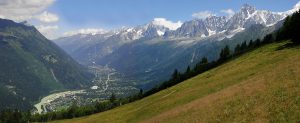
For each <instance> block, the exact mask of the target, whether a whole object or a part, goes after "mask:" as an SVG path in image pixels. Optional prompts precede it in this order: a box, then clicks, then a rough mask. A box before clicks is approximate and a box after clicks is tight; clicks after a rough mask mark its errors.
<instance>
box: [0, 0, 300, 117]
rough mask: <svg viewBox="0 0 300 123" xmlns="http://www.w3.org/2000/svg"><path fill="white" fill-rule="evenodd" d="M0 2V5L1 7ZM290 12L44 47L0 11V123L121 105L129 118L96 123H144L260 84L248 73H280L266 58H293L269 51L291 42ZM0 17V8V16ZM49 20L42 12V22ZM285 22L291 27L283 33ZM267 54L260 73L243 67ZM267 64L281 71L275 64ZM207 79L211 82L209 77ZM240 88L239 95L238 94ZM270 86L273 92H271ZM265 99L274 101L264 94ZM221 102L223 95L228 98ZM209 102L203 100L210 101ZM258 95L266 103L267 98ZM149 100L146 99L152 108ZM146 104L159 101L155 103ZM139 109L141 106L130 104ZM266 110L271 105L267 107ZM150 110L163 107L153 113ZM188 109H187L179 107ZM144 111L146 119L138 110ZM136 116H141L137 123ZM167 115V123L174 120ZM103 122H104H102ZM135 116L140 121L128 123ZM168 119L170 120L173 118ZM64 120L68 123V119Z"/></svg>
mask: <svg viewBox="0 0 300 123" xmlns="http://www.w3.org/2000/svg"><path fill="white" fill-rule="evenodd" d="M1 4H2V3H1V2H0V6H1ZM3 4H5V2H3ZM298 4H299V5H298V6H295V7H294V8H293V9H290V10H287V11H283V12H272V11H268V10H258V9H256V7H254V6H251V5H249V4H244V5H243V6H242V7H241V9H239V10H238V11H237V12H235V13H234V14H233V15H231V16H215V15H211V16H208V17H206V18H203V19H193V20H189V21H185V22H180V21H178V22H176V23H172V24H170V23H168V21H167V20H166V19H164V18H155V19H153V20H152V21H151V22H148V23H146V24H144V25H138V26H134V27H123V28H120V29H115V30H110V31H101V32H97V33H76V34H75V33H74V34H72V35H67V36H64V37H59V38H56V39H53V40H49V39H47V38H46V37H45V36H44V35H43V34H42V33H40V32H39V31H38V27H35V26H33V25H30V24H28V23H27V22H26V21H25V22H15V21H13V20H9V19H1V17H2V15H1V12H0V111H2V110H3V112H0V123H2V121H3V122H4V123H6V122H10V121H9V120H3V119H5V118H7V117H8V116H10V115H12V116H16V117H17V114H18V113H20V116H24V114H25V115H26V113H24V111H28V112H29V115H28V117H30V118H29V119H26V118H24V117H23V118H24V119H25V121H27V122H36V121H37V122H44V121H51V120H58V119H64V118H75V117H80V116H86V115H90V114H95V113H99V112H103V111H106V110H110V109H112V108H115V107H118V106H120V107H121V106H123V105H124V104H127V103H130V104H128V105H125V106H124V107H125V108H128V109H132V108H134V109H133V110H130V112H129V113H128V114H132V115H128V114H126V113H125V114H124V115H122V116H120V117H118V118H113V117H110V116H112V115H111V114H114V112H108V113H110V114H109V116H107V117H108V118H104V120H106V121H107V122H109V121H108V120H110V118H112V119H113V120H114V122H118V120H119V119H126V118H127V120H126V121H123V122H139V121H142V120H144V119H143V118H146V119H147V118H149V117H150V116H151V117H152V116H154V115H155V113H158V112H159V113H162V111H167V109H168V110H169V109H171V108H170V107H168V106H172V105H176V106H178V107H179V105H180V104H187V103H189V102H188V101H193V100H195V99H197V98H198V97H201V98H202V96H203V97H204V96H205V95H208V94H211V93H217V92H219V91H220V92H223V91H222V89H226V87H227V86H228V87H229V86H230V87H231V88H233V89H234V88H238V87H232V86H234V84H236V83H239V82H241V81H240V80H243V81H244V80H249V81H250V79H251V77H249V78H247V77H245V76H252V75H253V76H255V77H261V76H263V75H264V74H259V75H258V74H256V73H263V72H261V71H260V70H262V68H268V69H266V70H269V71H271V69H270V67H268V63H274V64H271V65H272V67H276V70H277V69H280V68H279V67H280V65H283V62H279V61H276V60H273V61H272V60H269V59H271V58H274V59H275V58H276V57H277V56H278V57H280V58H281V57H284V55H285V54H288V53H287V52H292V51H293V49H288V50H282V51H281V53H282V54H278V55H274V54H275V53H274V52H276V51H277V50H281V49H284V48H282V47H285V46H286V45H289V44H290V41H289V38H290V37H288V36H286V37H288V38H286V37H285V35H288V33H289V31H287V30H289V29H293V28H291V27H293V26H294V25H296V26H299V25H297V24H295V23H293V22H297V21H299V20H296V19H294V20H293V19H290V18H292V16H297V14H293V13H297V11H298V10H299V9H300V2H299V3H298ZM0 10H2V9H1V8H0ZM46 14H47V13H46ZM298 14H299V13H298ZM50 15H51V14H49V13H48V15H47V16H50ZM51 16H54V15H51ZM33 18H37V17H33ZM295 18H296V17H295ZM299 18H300V17H299ZM295 20H296V21H295ZM46 21H51V20H46ZM289 23H291V24H290V25H289ZM291 25H292V26H291ZM41 32H42V31H41ZM277 34H278V35H277ZM291 35H292V34H291ZM268 36H269V37H268ZM273 38H274V39H275V38H276V39H279V40H285V42H281V43H278V42H277V43H278V44H271V43H273V42H276V41H273V40H272V41H271V39H273ZM290 39H292V38H290ZM286 40H287V41H286ZM291 41H292V40H291ZM253 42H255V43H253ZM292 42H293V41H292ZM240 44H244V45H243V46H241V47H243V48H244V49H243V48H241V47H238V46H240ZM295 44H296V43H295ZM224 47H225V48H224ZM275 47H279V48H275ZM247 48H248V49H247ZM264 48H266V49H264ZM280 48H281V49H280ZM245 49H246V50H245ZM274 49H276V51H274ZM232 51H233V52H232ZM259 51H262V52H259ZM285 51H286V52H285ZM269 52H271V53H270V54H269V55H268V57H264V58H261V59H260V60H258V62H257V63H255V65H257V66H259V65H261V67H257V66H255V67H253V66H251V65H250V66H251V67H248V66H247V64H252V63H253V61H254V60H252V59H251V58H249V57H253V58H256V59H258V58H259V57H262V56H267V55H266V54H268V53H269ZM278 52H279V51H278ZM247 53H249V54H247ZM272 53H273V54H272ZM224 54H225V55H224ZM244 54H246V55H244ZM294 56H295V57H294ZM296 56H298V54H296V53H294V54H290V55H288V58H290V59H294V60H298V59H297V58H298V57H296ZM241 61H245V62H243V63H242V62H241ZM270 61H272V62H270ZM287 62H288V60H284V63H287ZM200 63H201V64H200ZM275 63H276V64H277V63H278V64H280V63H282V64H280V65H278V66H276V65H275ZM199 64H200V65H199ZM253 64H254V63H253ZM294 64H296V63H294ZM222 65H223V66H222ZM235 65H236V66H238V67H239V68H236V69H232V71H233V72H232V71H231V72H232V73H234V74H236V75H237V76H238V77H241V78H242V79H239V78H238V77H236V78H234V75H231V76H229V75H227V74H231V72H230V70H229V69H230V68H233V67H235ZM271 65H270V66H271ZM199 66H200V67H199ZM252 67H253V68H255V70H253V71H254V72H256V73H252V69H250V68H252ZM284 67H285V66H284ZM191 68H192V70H191ZM240 68H241V69H240ZM242 68H245V69H246V68H247V69H246V70H247V71H243V72H238V71H242V70H243V69H242ZM197 69H199V70H197ZM191 71H193V72H194V73H192V72H191ZM199 71H200V72H199ZM207 71H208V72H207ZM228 71H229V72H228ZM287 71H288V70H285V71H284V72H287ZM197 72H198V73H197ZM267 72H268V71H267ZM289 72H291V71H289ZM202 73H203V74H202ZM210 73H213V74H215V76H211V75H210ZM273 73H274V75H275V73H276V75H277V74H278V73H277V72H274V71H271V72H269V73H268V75H270V76H272V75H273ZM192 74H193V75H192ZM198 74H199V75H198ZM223 74H224V76H225V75H226V77H225V78H226V79H225V78H224V79H223V78H222V77H224V76H222V75H223ZM246 74H247V75H246ZM248 74H249V75H248ZM250 74H251V75H250ZM271 74H272V75H271ZM274 75H273V76H274ZM282 76H283V75H282ZM193 77H194V78H193ZM276 77H277V76H276ZM280 77H281V76H280ZM289 77H290V76H289ZM197 78H199V80H200V79H201V83H200V84H199V83H197V84H195V83H196V79H197ZM220 78H221V79H220ZM231 78H234V79H231ZM290 78H293V77H290ZM294 78H297V77H294ZM256 79H258V78H256ZM273 79H274V81H275V80H276V81H277V80H281V79H280V78H278V77H277V78H273ZM194 80H195V81H194ZM213 80H214V81H213ZM217 80H218V81H217ZM231 80H233V82H231ZM185 81H187V82H188V84H189V83H193V82H195V83H194V84H195V85H199V86H197V87H192V85H193V84H190V85H188V84H187V85H184V84H182V85H180V84H179V83H180V82H182V83H184V82H185ZM197 81H198V79H197ZM210 81H211V82H210ZM209 82H210V83H209ZM221 82H222V83H221ZM223 82H224V83H223ZM211 83H212V84H211ZM177 84H178V85H177ZM210 84H211V85H210ZM214 84H216V85H214ZM252 84H253V83H252ZM200 85H201V87H200ZM171 86H175V87H174V88H179V89H178V90H172V91H170V92H169V90H168V89H169V88H172V87H171ZM212 87H215V88H212ZM242 87H245V88H246V86H242ZM247 87H248V86H247ZM272 87H273V86H272ZM275 87H277V86H275V85H274V88H275ZM289 87H290V86H289ZM297 87H298V86H297ZM186 88H192V89H193V88H194V89H195V90H197V91H199V92H200V91H201V94H202V95H201V96H199V95H197V94H198V92H196V91H193V90H188V89H186ZM164 89H165V90H164ZM238 89H240V90H239V91H241V92H243V91H244V90H241V88H238ZM238 89H237V90H238ZM246 90H247V89H246ZM252 90H259V89H256V88H255V89H252ZM275 90H276V89H275ZM277 90H280V89H277ZM192 91H193V92H192ZM225 91H226V90H225ZM181 92H184V94H185V95H181V96H180V95H179V96H178V98H177V97H174V98H173V99H174V100H175V101H174V102H167V103H165V102H163V101H161V99H163V98H171V97H168V96H169V95H171V94H180V93H181ZM237 92H238V91H237ZM166 93H167V94H166ZM189 93H191V97H188V94H189ZM270 93H272V94H273V92H272V91H270ZM294 93H296V91H295V92H294ZM294 93H292V94H291V95H293V94H294ZM155 94H158V95H159V96H157V95H155ZM160 94H161V95H162V96H161V95H160ZM222 94H223V93H222ZM216 95H218V94H216ZM219 95H220V94H219ZM225 95H226V94H225ZM228 95H229V96H230V94H228ZM266 95H267V94H266ZM279 95H280V94H279ZM287 95H288V94H287ZM171 96H172V95H171ZM183 96H184V98H185V97H186V100H180V99H181V97H183ZM209 96H211V95H209ZM209 96H208V98H210V97H209ZM229 96H228V97H229ZM217 97H220V96H217ZM266 97H267V98H271V96H269V95H267V96H266ZM143 98H145V99H143ZM152 98H153V99H154V100H151V99H152ZM179 98H180V99H179ZM244 98H245V97H243V99H244ZM253 98H254V97H253ZM214 99H215V98H212V99H210V100H214ZM251 99H252V97H251ZM259 99H261V98H259ZM297 99H299V98H297ZM137 100H139V101H137ZM140 100H141V101H140ZM145 100H146V101H145ZM147 100H151V101H147ZM155 100H158V102H159V101H160V102H159V103H155ZM170 100H171V99H170ZM134 101H135V102H134ZM143 101H145V102H146V103H144V102H143ZM260 101H261V100H260ZM268 101H270V100H268ZM131 102H133V103H131ZM141 102H142V103H143V105H144V104H147V105H149V107H147V106H140V105H138V107H136V106H134V104H139V103H141ZM298 102H299V100H298ZM250 103H251V102H250ZM166 104H170V105H166ZM195 104H198V103H195ZM270 104H274V105H277V103H272V102H271V101H270ZM132 105H133V106H132ZM157 105H160V106H162V108H161V109H159V108H158V107H159V106H157ZM228 105H230V104H228ZM251 105H254V104H251ZM287 105H288V104H287ZM126 106H127V107H126ZM130 106H132V107H130ZM193 106H194V105H193ZM298 106H299V105H298ZM187 107H189V106H188V105H187ZM203 107H205V106H203ZM279 107H280V106H279ZM148 108H152V109H153V110H152V109H148ZM6 109H16V110H15V111H10V110H6ZM116 109H117V110H114V109H113V110H112V111H117V112H122V111H120V110H122V109H124V108H122V107H121V108H116ZM140 109H141V110H144V109H145V112H139V111H140ZM187 109H188V108H187ZM241 109H242V108H241ZM148 110H149V112H146V111H148ZM154 110H155V111H154ZM180 110H181V109H180ZM76 111H78V112H76ZM126 111H127V110H126ZM128 111H129V110H128ZM7 112H8V113H7ZM13 112H14V113H16V114H14V113H13ZM175 112H176V111H175ZM271 112H273V110H272V111H271ZM274 112H275V111H274ZM122 113H124V112H122ZM122 113H121V114H122ZM143 113H144V114H146V115H147V116H146V115H143V116H141V115H140V114H143ZM202 113H203V112H202ZM279 113H280V112H279ZM170 114H171V115H170V116H172V117H173V115H174V113H173V112H171V113H170ZM204 114H205V113H204ZM166 115H168V114H166ZM18 116H19V115H18ZM94 116H96V115H94ZM103 116H105V117H106V115H105V114H104V115H103ZM116 116H117V115H116ZM127 116H128V117H127ZM135 116H140V117H137V119H135ZM144 116H145V117H144ZM156 116H158V118H156V119H153V122H155V121H162V120H165V119H161V118H160V117H159V115H156ZM168 116H169V115H168ZM212 116H217V115H215V114H214V115H212ZM292 116H294V115H292ZM3 117H4V118H3ZM49 117H50V118H49ZM174 117H176V116H175V115H174ZM9 118H10V117H9ZM9 118H8V119H9ZM47 118H48V119H47ZM153 118H155V117H153ZM164 118H166V117H164ZM11 119H14V118H11ZM100 119H101V118H100ZM166 119H167V118H166ZM207 119H209V118H207ZM225 119H226V118H225ZM84 120H88V121H84ZM94 120H95V119H92V120H91V121H94ZM102 120H103V119H102ZM104 120H103V121H104ZM113 120H112V121H113ZM209 121H210V120H209ZM58 122H60V121H58ZM61 122H65V121H61ZM70 122H73V121H72V120H70ZM81 122H90V120H89V119H83V121H81ZM98 122H101V121H98ZM150 122H151V120H150ZM218 122H219V121H218Z"/></svg>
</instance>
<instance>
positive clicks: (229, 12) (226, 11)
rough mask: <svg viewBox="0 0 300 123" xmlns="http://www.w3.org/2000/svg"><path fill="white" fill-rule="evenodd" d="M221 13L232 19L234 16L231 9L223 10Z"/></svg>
mask: <svg viewBox="0 0 300 123" xmlns="http://www.w3.org/2000/svg"><path fill="white" fill-rule="evenodd" d="M221 12H222V13H225V14H227V15H228V17H232V16H233V15H234V14H235V12H234V11H233V10H232V9H224V10H221Z"/></svg>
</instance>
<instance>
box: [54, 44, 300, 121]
mask: <svg viewBox="0 0 300 123" xmlns="http://www.w3.org/2000/svg"><path fill="white" fill-rule="evenodd" d="M54 122H57V123H68V122H70V123H96V122H106V123H113V122H149V123H150V122H163V123H165V122H172V123H174V122H180V123H182V122H300V46H297V47H290V46H289V42H282V43H273V44H270V45H266V46H263V47H261V48H258V49H256V50H254V51H252V52H249V53H247V54H245V55H242V56H241V57H239V58H236V59H234V60H231V61H229V62H227V63H225V64H223V65H221V66H219V67H217V68H215V69H212V70H210V71H207V72H205V73H203V74H201V75H198V76H196V77H194V78H191V79H189V80H187V81H184V82H182V83H180V84H178V85H176V86H174V87H171V88H168V89H166V90H163V91H161V92H158V93H156V94H154V95H151V96H149V97H146V98H144V99H142V100H139V101H136V102H133V103H130V104H127V105H124V106H120V107H118V108H115V109H113V110H109V111H106V112H103V113H98V114H95V115H91V116H87V117H82V118H75V119H69V120H60V121H54Z"/></svg>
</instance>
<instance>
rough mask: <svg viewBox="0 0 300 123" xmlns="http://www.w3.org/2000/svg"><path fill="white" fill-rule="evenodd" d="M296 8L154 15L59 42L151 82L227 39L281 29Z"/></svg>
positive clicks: (84, 60)
mask: <svg viewBox="0 0 300 123" xmlns="http://www.w3.org/2000/svg"><path fill="white" fill-rule="evenodd" d="M296 10H297V8H294V9H292V10H289V11H286V12H271V11H267V10H257V9H256V8H255V7H253V6H251V5H248V4H245V5H243V6H242V8H241V9H240V11H239V12H237V13H235V14H234V15H233V16H232V17H225V16H220V17H219V16H210V17H207V18H206V19H193V20H191V21H186V22H184V23H182V24H181V23H178V24H177V26H170V25H167V24H165V23H162V21H163V20H161V19H154V20H153V21H152V22H150V23H148V24H145V25H140V26H136V27H132V28H122V29H120V30H116V31H109V32H107V33H101V34H77V35H73V36H69V37H63V38H59V39H57V40H54V42H55V43H56V44H58V45H59V46H60V47H61V48H62V49H64V50H65V51H66V52H67V53H69V54H70V55H71V56H72V57H73V58H74V59H75V60H77V61H78V62H79V63H81V64H83V65H90V64H93V63H96V64H98V65H103V66H105V65H107V66H109V67H111V68H114V69H116V70H118V71H119V72H121V73H123V74H125V75H127V77H133V78H136V79H137V81H138V82H137V83H138V84H137V85H138V86H141V87H143V88H150V87H152V86H154V85H156V84H157V83H156V82H158V81H162V80H165V79H168V78H166V77H167V76H169V75H170V74H171V73H172V71H173V70H174V69H179V70H180V71H183V70H184V69H185V68H186V67H187V66H188V65H195V63H196V62H197V61H199V60H200V59H201V58H202V57H204V56H206V57H208V59H209V60H215V59H217V58H218V55H219V54H218V53H219V51H220V50H221V48H223V47H224V46H225V45H230V47H231V48H232V47H233V46H235V45H236V44H238V43H241V42H243V41H249V40H255V39H257V38H262V37H263V36H265V35H266V34H268V33H271V32H273V31H274V30H277V29H278V28H279V27H281V25H282V22H283V20H284V18H285V17H287V16H288V15H289V14H291V13H292V12H294V11H296Z"/></svg>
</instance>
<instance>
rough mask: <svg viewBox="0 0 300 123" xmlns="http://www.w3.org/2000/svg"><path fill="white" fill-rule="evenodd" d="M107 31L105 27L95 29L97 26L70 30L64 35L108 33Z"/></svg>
mask: <svg viewBox="0 0 300 123" xmlns="http://www.w3.org/2000/svg"><path fill="white" fill-rule="evenodd" d="M106 32H107V31H106V30H104V29H95V28H87V29H79V30H75V31H69V32H65V33H64V34H63V35H64V36H72V35H76V34H92V35H95V34H103V33H106Z"/></svg>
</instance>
